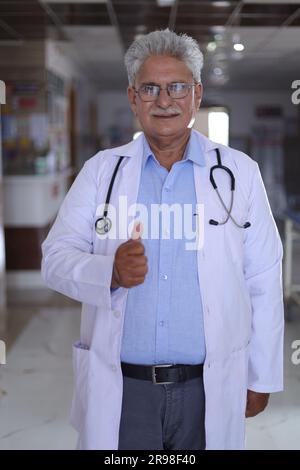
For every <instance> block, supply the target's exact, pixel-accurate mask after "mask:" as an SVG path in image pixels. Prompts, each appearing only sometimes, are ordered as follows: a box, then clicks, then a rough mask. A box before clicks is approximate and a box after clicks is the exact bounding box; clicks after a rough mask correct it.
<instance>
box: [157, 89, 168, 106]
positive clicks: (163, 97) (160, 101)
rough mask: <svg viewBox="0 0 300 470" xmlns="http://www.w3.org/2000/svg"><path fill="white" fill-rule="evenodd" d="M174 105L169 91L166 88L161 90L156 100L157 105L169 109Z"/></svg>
mask: <svg viewBox="0 0 300 470" xmlns="http://www.w3.org/2000/svg"><path fill="white" fill-rule="evenodd" d="M170 103H172V98H171V97H170V96H169V94H168V90H167V89H166V88H164V89H160V93H159V95H158V97H157V99H156V104H157V105H158V106H160V107H161V108H167V107H168V106H170Z"/></svg>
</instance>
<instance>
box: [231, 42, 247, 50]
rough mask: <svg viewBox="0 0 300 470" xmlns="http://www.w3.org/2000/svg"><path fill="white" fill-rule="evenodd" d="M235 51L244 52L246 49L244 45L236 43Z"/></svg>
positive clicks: (234, 45)
mask: <svg viewBox="0 0 300 470" xmlns="http://www.w3.org/2000/svg"><path fill="white" fill-rule="evenodd" d="M233 49H234V50H235V51H237V52H242V51H243V50H244V49H245V46H244V44H242V43H236V44H233Z"/></svg>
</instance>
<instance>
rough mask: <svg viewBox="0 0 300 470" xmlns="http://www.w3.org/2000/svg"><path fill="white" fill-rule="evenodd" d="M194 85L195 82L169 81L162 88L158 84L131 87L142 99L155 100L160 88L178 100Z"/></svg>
mask: <svg viewBox="0 0 300 470" xmlns="http://www.w3.org/2000/svg"><path fill="white" fill-rule="evenodd" d="M196 85H197V83H169V84H168V85H167V87H166V88H162V87H161V86H160V85H151V84H144V85H141V86H140V88H139V89H138V90H136V89H135V88H134V87H133V88H134V90H135V93H137V94H138V95H139V97H140V98H141V100H142V101H155V100H156V99H157V98H158V97H159V94H160V92H161V90H167V93H168V95H169V96H170V98H172V99H173V100H180V99H182V98H185V97H186V96H187V95H188V94H189V92H190V89H191V88H193V87H194V86H196Z"/></svg>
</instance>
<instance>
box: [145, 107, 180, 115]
mask: <svg viewBox="0 0 300 470" xmlns="http://www.w3.org/2000/svg"><path fill="white" fill-rule="evenodd" d="M174 114H176V115H178V114H181V111H179V109H177V108H167V109H164V110H162V109H154V110H153V109H152V110H151V111H150V116H172V115H174Z"/></svg>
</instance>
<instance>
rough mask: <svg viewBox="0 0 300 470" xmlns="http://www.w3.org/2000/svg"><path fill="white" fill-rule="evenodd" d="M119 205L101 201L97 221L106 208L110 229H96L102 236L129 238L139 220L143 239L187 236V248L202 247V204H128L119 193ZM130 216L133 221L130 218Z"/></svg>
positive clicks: (181, 237)
mask: <svg viewBox="0 0 300 470" xmlns="http://www.w3.org/2000/svg"><path fill="white" fill-rule="evenodd" d="M117 207H118V208H116V206H114V205H113V204H109V205H108V206H107V207H106V205H105V204H104V203H103V204H100V205H99V206H98V207H97V211H96V224H97V220H99V218H101V217H103V214H104V212H105V209H107V217H109V219H110V229H109V230H108V231H107V232H106V233H98V232H97V231H96V233H97V236H98V238H100V239H101V240H103V239H106V238H109V239H111V240H123V239H124V240H126V239H127V238H128V237H131V235H132V233H133V231H134V227H135V226H136V224H137V223H141V224H142V234H141V239H151V240H158V239H164V240H168V239H175V240H184V241H185V249H186V250H200V249H202V248H203V245H204V205H203V204H194V205H193V204H179V203H174V204H166V203H163V204H150V206H146V205H144V204H141V203H134V204H131V205H130V206H128V200H127V196H119V203H118V206H117ZM130 219H131V221H130V223H128V221H129V220H130Z"/></svg>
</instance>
